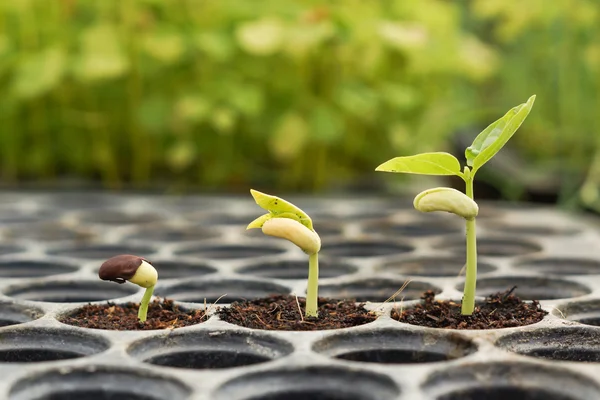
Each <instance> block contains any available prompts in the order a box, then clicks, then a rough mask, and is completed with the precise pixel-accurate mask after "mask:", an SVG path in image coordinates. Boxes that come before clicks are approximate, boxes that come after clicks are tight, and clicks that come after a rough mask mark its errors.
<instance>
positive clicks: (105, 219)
mask: <svg viewBox="0 0 600 400" xmlns="http://www.w3.org/2000/svg"><path fill="white" fill-rule="evenodd" d="M162 219H163V217H162V216H161V215H159V214H155V213H150V212H147V213H131V212H124V211H114V210H94V211H86V212H83V213H82V214H81V215H80V216H79V220H80V221H81V222H83V223H86V224H101V225H114V226H118V225H131V224H147V223H150V222H157V221H160V220H162Z"/></svg>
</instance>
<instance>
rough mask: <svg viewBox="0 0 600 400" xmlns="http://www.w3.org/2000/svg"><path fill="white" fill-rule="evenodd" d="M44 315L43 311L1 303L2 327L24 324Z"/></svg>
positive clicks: (0, 323) (0, 325)
mask: <svg viewBox="0 0 600 400" xmlns="http://www.w3.org/2000/svg"><path fill="white" fill-rule="evenodd" d="M42 315H44V313H43V311H42V310H40V309H38V308H34V307H27V306H22V305H18V304H13V303H0V327H3V326H11V325H18V324H23V323H25V322H29V321H33V320H36V319H38V318H40V317H41V316H42Z"/></svg>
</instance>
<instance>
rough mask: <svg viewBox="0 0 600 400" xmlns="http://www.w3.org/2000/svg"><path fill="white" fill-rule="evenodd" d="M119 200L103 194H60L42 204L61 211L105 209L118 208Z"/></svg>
mask: <svg viewBox="0 0 600 400" xmlns="http://www.w3.org/2000/svg"><path fill="white" fill-rule="evenodd" d="M120 200H121V199H120V198H119V197H117V196H112V195H108V194H104V193H60V194H57V195H52V196H50V197H49V198H48V199H45V200H44V204H46V205H49V206H51V207H56V208H58V209H61V210H65V211H71V210H88V209H105V208H110V207H116V206H118V205H119V204H120V203H121V201H120Z"/></svg>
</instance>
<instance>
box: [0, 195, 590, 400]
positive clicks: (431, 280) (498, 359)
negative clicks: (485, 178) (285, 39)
mask: <svg viewBox="0 0 600 400" xmlns="http://www.w3.org/2000/svg"><path fill="white" fill-rule="evenodd" d="M289 199H290V200H291V201H293V202H294V204H297V205H298V206H300V207H302V208H303V209H304V210H306V211H307V212H308V213H309V214H310V215H311V216H312V217H313V220H314V223H315V228H316V230H317V231H318V232H319V234H320V235H321V238H322V241H323V247H322V250H321V258H322V262H321V279H320V295H321V296H325V297H334V298H355V299H356V300H357V301H359V302H367V305H366V307H367V308H368V309H370V310H373V311H375V312H378V313H379V317H378V318H377V319H376V320H375V321H374V322H372V323H368V324H365V325H361V326H356V327H352V328H346V329H339V330H327V331H310V332H283V331H269V330H264V329H261V330H258V329H255V330H253V329H246V328H241V327H238V326H235V325H232V324H228V323H225V322H223V321H220V320H219V318H218V316H217V315H216V313H215V310H216V308H217V307H227V304H228V303H230V302H231V301H234V300H239V299H252V298H258V297H263V296H266V295H268V294H274V293H279V294H296V295H298V296H302V295H303V294H304V291H305V286H306V274H307V261H306V256H305V255H304V254H303V253H302V252H301V251H300V250H298V249H297V248H296V247H295V246H294V245H292V244H291V243H288V242H285V241H282V240H277V239H274V238H269V237H265V236H263V235H262V234H261V232H260V230H254V231H245V230H244V228H245V226H246V224H247V223H248V222H249V221H251V220H252V219H253V218H255V217H256V216H258V212H257V209H256V206H255V204H254V203H253V201H252V200H251V199H250V198H249V197H241V198H234V197H184V198H172V197H161V196H120V195H104V194H90V193H81V194H77V193H70V194H45V193H44V194H19V193H8V194H6V193H5V194H4V195H3V196H2V198H1V199H0V203H1V204H0V225H1V230H2V232H1V233H2V236H3V241H2V244H1V246H0V254H1V255H0V276H1V277H2V280H1V282H0V293H1V303H0V325H2V327H1V328H0V376H1V378H0V398H3V399H9V400H33V399H36V400H41V399H53V400H65V399H91V400H94V399H130V400H155V399H170V400H183V399H190V400H201V399H211V400H212V399H214V400H242V399H244V400H247V399H252V400H279V399H287V400H290V399H291V400H295V399H316V400H319V399H320V400H328V399H344V400H369V399H378V400H388V399H406V400H408V399H436V400H480V399H486V400H494V399H505V398H513V399H526V400H535V399H545V400H571V399H576V400H583V399H585V400H588V399H596V398H600V363H599V362H600V329H599V328H598V325H600V255H599V253H598V250H599V249H600V235H599V234H598V228H597V224H596V221H594V220H593V219H592V218H590V217H587V216H586V217H580V216H574V215H568V214H564V213H561V212H559V211H557V210H556V209H553V208H540V207H534V206H532V205H527V204H520V205H516V206H515V205H508V204H503V203H484V204H481V212H480V216H479V217H478V237H479V241H478V242H479V256H480V260H479V261H480V266H479V280H478V292H477V293H478V295H479V300H481V299H483V296H485V295H487V294H491V293H494V292H499V291H505V290H507V289H510V288H511V287H513V286H517V288H516V289H515V293H516V294H517V295H518V296H520V297H521V298H522V299H525V300H532V299H538V300H540V303H541V305H542V307H543V309H545V310H546V311H548V315H547V316H546V317H545V318H544V319H543V320H542V321H541V322H539V323H536V324H533V325H529V326H524V327H520V328H507V329H497V330H476V331H475V330H444V329H434V328H423V327H419V326H414V325H409V324H405V323H400V322H398V321H395V320H393V319H391V318H390V312H391V310H392V309H393V308H401V307H405V308H406V307H411V306H413V305H414V304H415V303H417V302H418V301H419V297H420V296H421V294H422V293H423V292H424V291H425V290H433V291H435V292H436V293H438V295H437V298H440V299H453V300H456V301H460V298H461V290H462V283H463V277H462V276H459V272H460V270H461V268H462V265H463V263H464V255H463V253H464V246H465V245H464V231H463V230H464V228H463V224H462V221H461V220H460V219H458V218H457V217H455V216H451V215H431V214H420V213H418V212H417V211H415V210H413V209H412V207H411V205H410V199H409V200H396V199H394V200H390V199H386V200H381V199H374V198H373V199H370V198H363V199H356V198H344V199H315V198H300V197H296V198H293V197H290V198H289ZM122 253H131V254H136V255H140V256H144V257H147V258H148V259H150V260H151V261H152V262H153V263H154V265H155V266H156V268H157V269H158V271H159V283H158V285H157V288H156V292H155V294H156V295H157V296H160V297H166V298H170V299H173V300H175V301H176V302H177V304H179V305H180V306H182V307H184V308H185V309H205V307H206V308H207V309H208V310H207V311H208V315H209V318H207V320H206V321H205V322H203V323H200V324H197V325H194V326H189V327H185V328H179V329H172V330H171V329H167V330H155V331H107V330H96V329H85V328H77V327H73V326H70V325H66V324H63V323H61V322H59V320H58V319H60V318H61V317H62V316H64V315H67V314H70V313H72V312H73V311H75V310H77V309H79V308H81V307H82V306H84V305H86V304H88V303H89V302H92V303H94V304H105V303H106V302H107V301H110V302H111V303H115V304H124V303H127V302H130V301H133V302H139V301H140V299H141V296H142V289H140V288H138V287H137V286H135V285H132V284H123V285H117V284H115V283H112V282H103V281H100V280H99V279H98V277H97V269H98V268H99V266H100V264H101V262H102V261H103V260H105V259H107V258H109V257H111V256H113V255H116V254H122ZM407 280H410V281H411V282H410V283H409V285H408V286H407V287H406V289H405V290H404V291H403V292H402V293H401V294H399V295H398V296H397V297H396V298H395V299H394V300H392V301H389V302H387V303H383V302H384V301H385V300H386V299H388V297H390V296H391V295H393V294H394V292H396V290H398V289H399V288H400V287H401V286H402V285H403V284H404V283H405V282H406V281H407ZM222 295H226V296H224V297H223V298H221V300H219V303H218V304H217V305H216V306H215V305H214V304H213V303H214V302H215V301H216V300H217V299H218V298H219V297H220V296H222ZM205 301H206V304H205Z"/></svg>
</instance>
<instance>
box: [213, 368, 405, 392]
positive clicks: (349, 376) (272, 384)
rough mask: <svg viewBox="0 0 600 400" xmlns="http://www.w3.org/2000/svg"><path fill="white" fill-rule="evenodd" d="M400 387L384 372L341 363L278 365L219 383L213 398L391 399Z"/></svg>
mask: <svg viewBox="0 0 600 400" xmlns="http://www.w3.org/2000/svg"><path fill="white" fill-rule="evenodd" d="M399 393H400V388H398V386H397V385H396V384H395V383H394V382H393V381H392V380H391V379H390V378H389V377H387V376H385V375H381V374H375V373H373V372H370V371H365V370H356V369H348V368H340V367H325V366H308V367H304V368H289V367H288V368H286V367H283V368H278V369H277V370H270V371H269V370H267V371H261V372H255V373H249V374H246V375H242V376H240V377H238V378H234V379H232V380H230V381H228V382H226V383H225V384H224V385H222V386H221V387H220V388H219V389H218V390H217V391H216V392H215V393H214V394H212V395H211V399H214V400H308V399H311V400H392V399H397V397H398V395H399Z"/></svg>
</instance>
